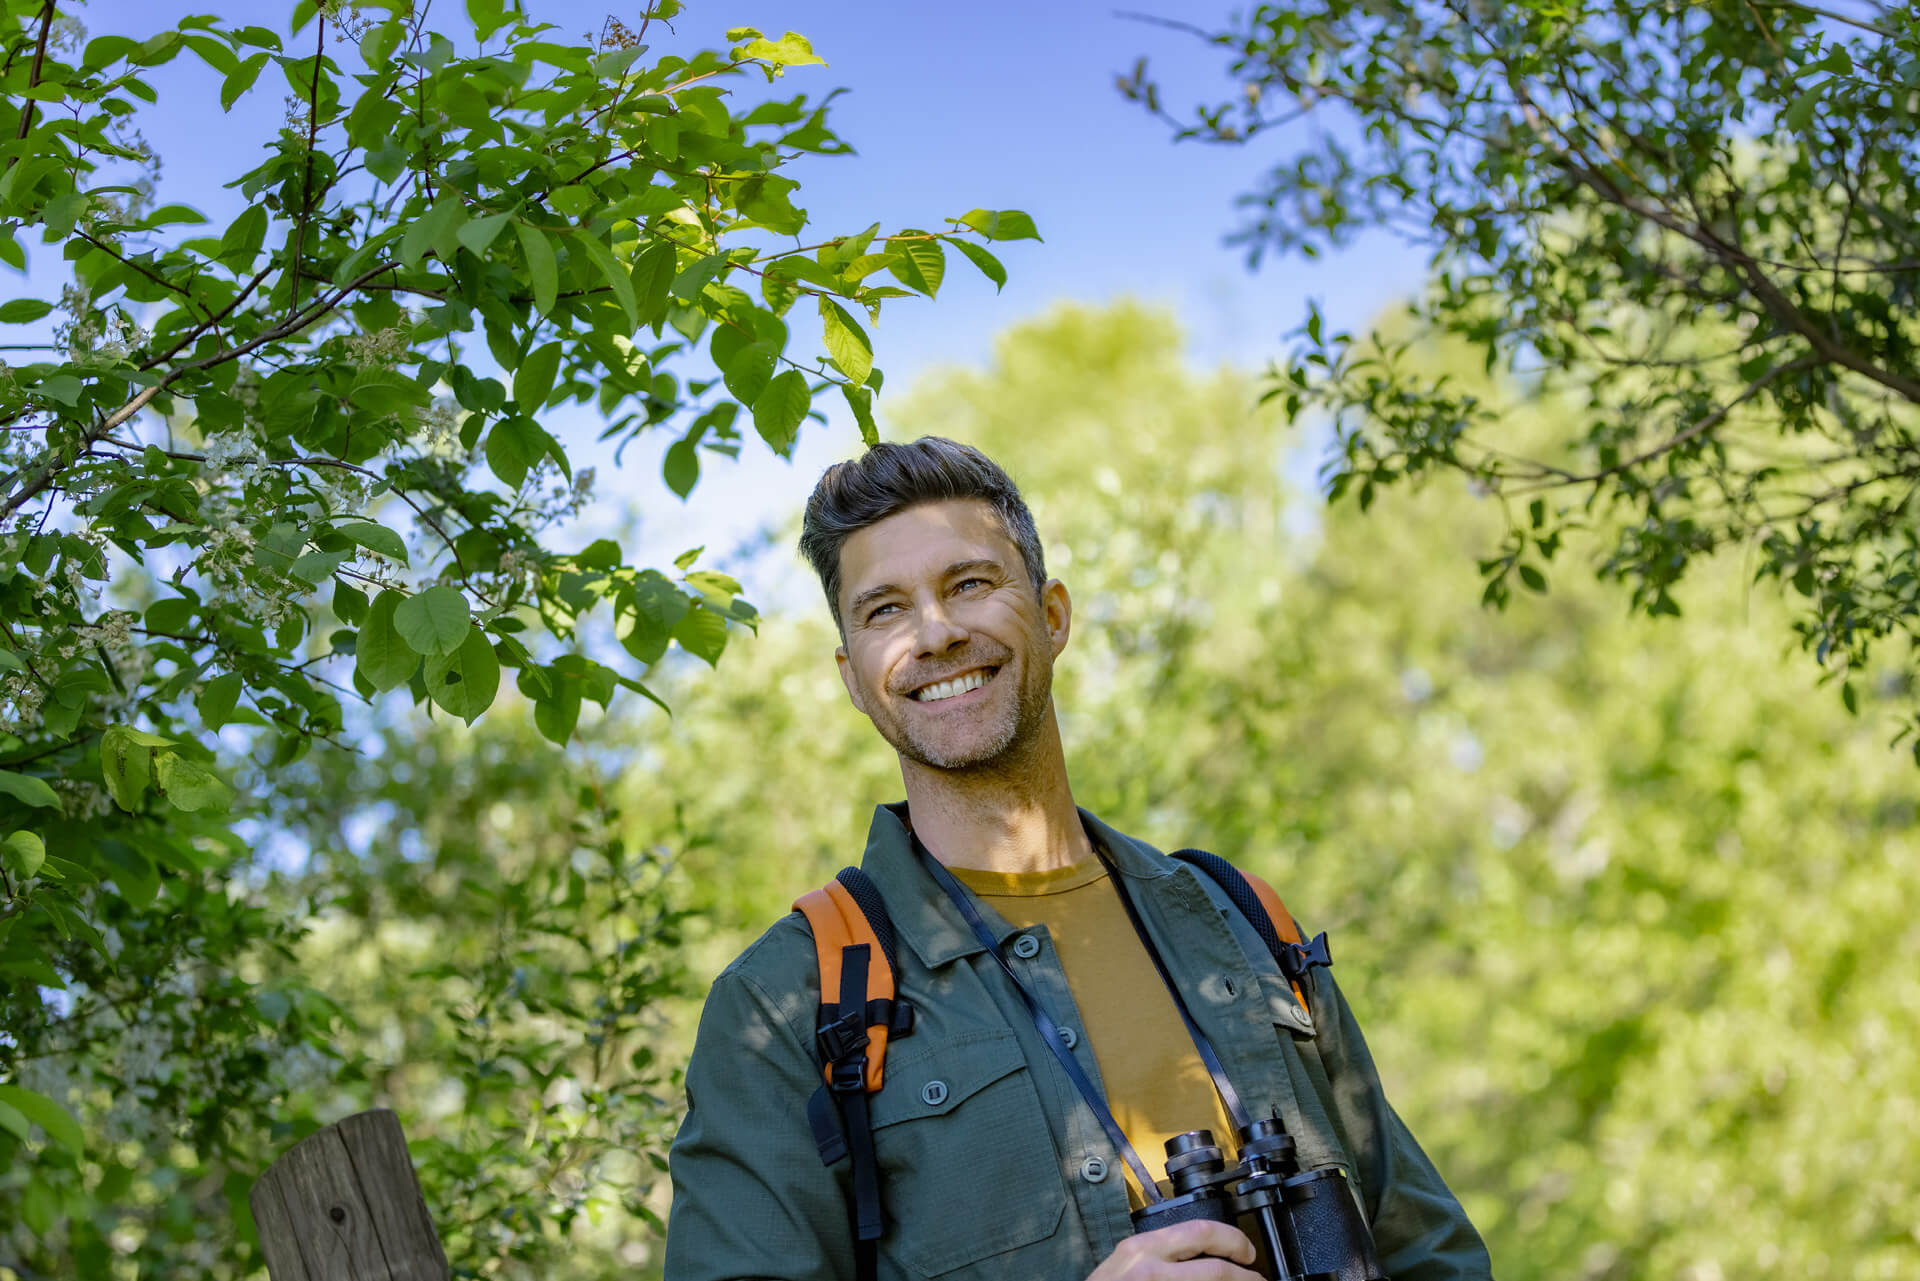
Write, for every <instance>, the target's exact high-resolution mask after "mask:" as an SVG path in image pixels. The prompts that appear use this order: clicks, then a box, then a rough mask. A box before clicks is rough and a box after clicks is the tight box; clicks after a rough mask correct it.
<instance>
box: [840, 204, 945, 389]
mask: <svg viewBox="0 0 1920 1281" xmlns="http://www.w3.org/2000/svg"><path fill="white" fill-rule="evenodd" d="M902 234H906V235H911V234H914V233H911V232H906V233H902ZM887 248H888V251H889V252H891V253H894V254H898V255H899V257H898V258H897V259H896V260H895V261H894V262H893V263H891V264H889V265H888V267H887V270H888V271H890V272H892V273H893V276H894V279H896V280H898V281H899V282H900V283H901V284H903V285H905V286H907V288H909V289H918V290H919V291H920V292H921V293H923V294H925V295H926V296H927V297H929V298H931V297H933V296H934V295H936V294H938V293H939V292H940V281H941V279H942V278H943V277H944V276H945V275H946V273H947V255H946V254H945V253H944V252H942V250H941V248H940V242H939V241H937V240H896V241H894V242H893V243H891V244H890V245H888V246H887ZM855 381H858V380H857V379H856V380H855Z"/></svg>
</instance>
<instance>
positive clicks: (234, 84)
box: [220, 53, 271, 111]
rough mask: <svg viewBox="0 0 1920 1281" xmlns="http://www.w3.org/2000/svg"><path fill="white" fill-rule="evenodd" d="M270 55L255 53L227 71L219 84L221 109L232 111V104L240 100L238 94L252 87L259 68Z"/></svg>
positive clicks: (257, 76)
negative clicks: (225, 76) (223, 79)
mask: <svg viewBox="0 0 1920 1281" xmlns="http://www.w3.org/2000/svg"><path fill="white" fill-rule="evenodd" d="M270 56H271V55H269V54H265V53H256V54H254V55H253V56H252V57H250V58H248V59H247V60H246V61H245V62H242V63H241V64H240V65H239V66H238V67H235V68H234V69H233V70H232V71H229V72H228V73H227V78H226V81H225V82H224V83H223V84H222V85H221V86H220V109H221V110H222V111H232V110H233V104H234V103H236V102H238V101H239V100H240V95H241V94H243V93H245V92H246V91H247V90H249V89H251V88H253V83H254V81H256V80H258V79H259V78H260V70H261V68H263V67H265V66H266V65H267V59H268V57H270Z"/></svg>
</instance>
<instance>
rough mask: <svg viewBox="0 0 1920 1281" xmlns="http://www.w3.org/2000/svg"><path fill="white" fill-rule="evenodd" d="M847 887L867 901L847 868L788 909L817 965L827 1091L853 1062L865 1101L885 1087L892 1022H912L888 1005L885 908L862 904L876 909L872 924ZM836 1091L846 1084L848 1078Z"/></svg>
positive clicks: (889, 931)
mask: <svg viewBox="0 0 1920 1281" xmlns="http://www.w3.org/2000/svg"><path fill="white" fill-rule="evenodd" d="M849 882H852V884H853V885H854V886H857V887H859V888H860V889H861V890H862V893H861V894H860V898H868V893H867V892H866V891H868V890H870V889H871V886H872V882H871V881H869V880H868V879H867V877H866V874H865V873H863V872H861V871H860V870H859V869H858V868H853V867H849V868H847V869H846V870H845V871H843V872H841V873H840V876H839V878H838V879H836V880H834V881H830V882H829V883H828V884H827V885H826V887H825V888H824V889H817V890H812V891H809V892H808V893H806V894H802V895H801V896H800V897H799V898H797V899H795V900H794V904H793V906H794V910H795V911H797V912H799V913H801V914H802V915H803V916H805V917H806V918H807V924H808V926H810V927H811V928H812V930H813V947H814V951H815V952H816V953H817V954H818V956H819V958H820V1022H819V1023H818V1025H817V1033H816V1039H817V1044H818V1047H819V1050H820V1058H821V1062H822V1063H823V1065H824V1071H825V1073H826V1078H827V1084H828V1085H829V1086H831V1085H833V1084H834V1069H835V1066H836V1065H840V1066H842V1067H843V1069H845V1070H847V1071H850V1070H851V1067H852V1065H853V1060H855V1059H858V1060H859V1067H860V1069H861V1074H862V1075H861V1079H862V1080H863V1081H864V1082H865V1088H866V1092H867V1093H869V1094H871V1093H873V1091H875V1090H877V1089H879V1088H880V1086H881V1084H882V1083H883V1082H884V1081H885V1080H886V1062H887V1041H888V1039H889V1037H890V1036H891V1034H892V1033H893V1031H894V1026H893V1025H894V1021H895V1019H896V1018H902V1019H903V1020H904V1021H905V1022H906V1023H907V1024H908V1025H911V1023H912V1016H911V1014H908V1015H905V1016H901V1015H900V1014H899V1010H900V1009H904V1008H907V1007H905V1006H902V1005H898V1004H897V1003H896V1002H895V999H894V986H893V965H894V947H893V922H892V921H891V920H889V919H887V917H886V914H885V912H886V909H885V907H884V906H879V905H880V895H879V891H878V890H872V891H871V898H870V899H869V902H870V903H871V904H873V905H876V906H879V910H878V913H877V916H878V918H879V919H878V923H877V924H876V921H875V920H874V919H873V918H870V917H869V916H868V915H867V912H866V910H865V909H864V908H863V907H862V906H861V904H860V899H859V898H856V897H855V896H854V890H853V889H852V888H849V884H848V883H849ZM863 883H864V884H863ZM883 931H884V933H883ZM842 1084H843V1085H850V1084H851V1079H850V1078H849V1079H847V1080H844V1081H843V1082H842Z"/></svg>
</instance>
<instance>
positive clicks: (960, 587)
mask: <svg viewBox="0 0 1920 1281" xmlns="http://www.w3.org/2000/svg"><path fill="white" fill-rule="evenodd" d="M976 584H978V585H979V586H981V587H991V586H993V584H992V583H989V582H988V581H987V580H986V579H984V578H963V579H961V580H960V582H959V583H958V584H957V585H955V587H954V590H955V591H960V592H964V591H965V590H967V588H969V587H972V586H974V585H976Z"/></svg>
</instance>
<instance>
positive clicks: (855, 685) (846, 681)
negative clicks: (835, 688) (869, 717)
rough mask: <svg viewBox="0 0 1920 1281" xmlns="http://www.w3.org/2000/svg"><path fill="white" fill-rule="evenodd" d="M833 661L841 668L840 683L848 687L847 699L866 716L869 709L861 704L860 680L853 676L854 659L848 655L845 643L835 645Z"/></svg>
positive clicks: (856, 709)
mask: <svg viewBox="0 0 1920 1281" xmlns="http://www.w3.org/2000/svg"><path fill="white" fill-rule="evenodd" d="M833 662H834V666H835V667H837V668H839V669H840V683H841V685H843V686H845V687H846V691H847V700H848V701H849V702H851V703H852V704H853V707H854V710H855V711H857V712H859V713H860V714H861V715H862V716H865V715H866V714H867V709H866V708H865V707H862V706H861V705H860V682H858V681H856V680H855V679H854V678H853V660H852V659H850V658H848V657H847V647H846V646H845V645H838V646H835V647H834V651H833Z"/></svg>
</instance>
